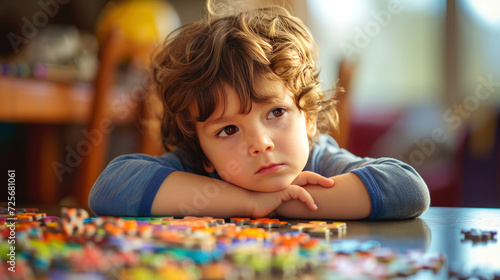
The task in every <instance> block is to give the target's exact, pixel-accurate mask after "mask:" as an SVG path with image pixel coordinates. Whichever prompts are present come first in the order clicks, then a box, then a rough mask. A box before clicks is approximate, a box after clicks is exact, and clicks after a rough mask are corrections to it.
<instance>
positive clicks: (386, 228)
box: [343, 207, 500, 279]
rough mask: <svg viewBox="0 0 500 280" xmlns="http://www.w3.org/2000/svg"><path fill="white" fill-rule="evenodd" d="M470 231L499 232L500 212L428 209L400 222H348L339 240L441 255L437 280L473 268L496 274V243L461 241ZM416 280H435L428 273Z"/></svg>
mask: <svg viewBox="0 0 500 280" xmlns="http://www.w3.org/2000/svg"><path fill="white" fill-rule="evenodd" d="M471 228H476V229H481V230H496V231H497V232H499V233H500V209H491V208H490V209H488V208H462V207H431V208H430V209H429V210H428V211H427V212H425V213H424V214H423V215H422V216H421V217H419V218H417V219H411V220H403V221H370V222H367V221H349V222H347V234H346V236H345V237H343V239H358V240H376V241H379V242H380V243H381V245H382V246H386V247H391V248H397V249H399V250H400V251H401V252H402V251H405V250H407V249H421V250H423V251H425V252H428V253H431V254H437V253H441V252H442V253H445V254H446V256H447V263H446V265H445V267H444V269H442V270H441V272H440V273H439V274H438V276H437V279H448V277H447V273H448V269H450V268H454V269H455V268H460V269H463V270H465V271H467V272H471V271H473V270H474V269H480V270H482V271H485V270H491V271H496V272H497V273H500V242H499V241H498V236H497V240H496V241H495V240H493V241H489V242H485V243H473V242H472V241H468V240H465V241H463V234H461V230H470V229H471ZM420 276H421V278H419V279H435V278H434V276H432V278H427V277H430V276H431V275H429V274H425V273H424V274H422V275H420Z"/></svg>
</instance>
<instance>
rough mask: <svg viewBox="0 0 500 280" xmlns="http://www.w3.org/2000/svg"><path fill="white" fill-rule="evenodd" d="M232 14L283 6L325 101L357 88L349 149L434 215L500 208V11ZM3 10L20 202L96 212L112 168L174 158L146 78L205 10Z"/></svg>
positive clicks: (171, 4) (482, 7)
mask: <svg viewBox="0 0 500 280" xmlns="http://www.w3.org/2000/svg"><path fill="white" fill-rule="evenodd" d="M226 2H229V3H231V4H232V5H233V6H234V7H235V8H237V9H238V8H248V7H255V6H260V5H263V4H277V5H283V6H285V7H287V8H289V9H290V11H291V12H292V14H294V15H295V16H298V17H300V18H301V19H302V20H303V21H304V22H305V23H306V25H307V26H308V27H309V28H310V29H311V31H312V33H313V36H314V37H315V39H316V41H317V43H318V45H319V54H320V56H319V64H320V66H321V69H322V70H321V75H320V79H321V81H322V83H323V84H322V87H323V89H324V90H329V89H332V88H334V87H335V86H337V85H341V86H343V87H344V88H345V89H346V92H345V93H344V94H342V95H341V96H339V100H340V105H339V106H340V110H341V116H342V119H341V129H340V131H339V132H335V133H332V134H334V135H335V137H336V138H337V139H338V141H339V143H340V145H341V146H342V147H344V148H346V149H348V150H350V151H351V152H353V153H354V154H356V155H359V156H370V157H381V156H389V157H395V158H398V159H400V160H403V161H405V162H407V163H409V164H410V165H412V166H413V167H414V168H416V169H417V170H418V171H419V172H420V173H421V175H422V176H423V177H424V179H425V181H426V182H427V184H428V186H429V189H430V191H431V197H432V205H434V206H477V207H500V172H499V171H500V148H499V146H500V52H499V51H498V46H500V2H498V1H496V0H475V1H474V0H461V1H460V0H419V1H403V0H401V1H396V0H392V1H389V0H351V1H341V0H290V1H285V0H260V1H257V0H255V1H253V0H247V1H238V2H233V1H226ZM1 6H2V8H1V9H0V38H1V39H0V63H1V68H0V152H1V162H0V166H1V168H0V170H3V171H2V172H4V176H6V174H5V173H7V172H5V171H7V170H15V174H16V194H15V199H16V202H17V203H19V204H64V205H83V206H84V205H86V195H87V193H88V190H89V189H90V187H91V185H92V182H93V181H94V180H95V178H96V176H97V175H98V174H99V173H100V172H101V171H102V169H103V168H104V166H105V165H106V164H107V163H108V162H109V161H110V160H111V159H113V158H114V157H116V156H118V155H121V154H126V153H134V152H144V153H150V154H157V153H160V152H161V147H160V145H158V143H157V142H156V141H155V137H154V133H152V132H150V131H152V130H153V131H154V128H155V123H154V122H152V121H148V120H149V119H150V117H151V116H150V112H148V111H147V110H144V106H145V103H146V99H145V97H144V96H145V95H144V94H145V93H146V92H147V88H148V83H147V80H146V79H145V77H146V73H145V70H144V66H145V65H146V64H147V61H148V54H149V52H150V50H151V48H152V47H154V46H155V45H156V44H157V43H158V42H159V41H161V40H163V38H164V37H165V36H166V34H168V33H169V32H170V31H172V30H173V29H175V28H177V27H179V26H180V25H183V24H187V23H190V22H192V21H195V20H197V19H199V18H201V17H203V15H204V14H205V1H204V0H169V1H162V0H157V1H156V0H128V1H118V0H117V1H107V0H95V1H83V0H25V1H4V2H3V3H2V4H1ZM5 181H7V176H6V177H5ZM5 185H7V184H5ZM4 190H5V191H1V192H0V201H7V195H8V194H7V187H6V188H5V189H4Z"/></svg>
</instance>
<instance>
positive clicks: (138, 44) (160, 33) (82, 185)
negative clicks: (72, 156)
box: [73, 0, 180, 206]
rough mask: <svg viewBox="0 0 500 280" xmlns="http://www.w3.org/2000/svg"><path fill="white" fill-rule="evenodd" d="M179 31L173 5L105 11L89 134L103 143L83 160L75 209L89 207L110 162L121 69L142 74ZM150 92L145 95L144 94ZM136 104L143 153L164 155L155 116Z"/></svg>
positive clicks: (145, 3)
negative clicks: (113, 99)
mask: <svg viewBox="0 0 500 280" xmlns="http://www.w3.org/2000/svg"><path fill="white" fill-rule="evenodd" d="M178 26H180V20H179V17H178V15H177V13H176V12H175V10H174V9H173V8H172V6H171V5H170V4H168V2H166V1H161V0H129V1H122V2H116V3H115V2H110V3H108V5H107V6H106V7H105V8H104V10H103V11H102V13H101V15H100V18H99V20H98V23H97V32H96V33H97V37H98V40H99V45H100V52H99V62H100V64H99V68H98V72H97V75H96V78H95V84H94V87H95V95H94V100H93V104H92V114H91V117H90V120H89V121H88V123H87V125H86V131H87V132H89V134H91V135H92V133H97V134H98V135H97V136H96V139H98V141H94V142H93V143H92V148H91V150H90V151H89V153H88V155H86V156H84V157H82V162H81V164H80V166H79V167H78V170H77V180H76V185H75V189H74V192H73V196H74V197H73V200H74V202H75V203H76V205H79V206H87V205H88V194H89V192H90V190H91V188H92V186H93V184H94V182H95V181H96V179H97V178H98V177H99V175H100V173H101V172H102V171H103V170H104V168H105V166H106V164H107V162H108V158H107V156H108V150H109V149H108V148H109V140H110V136H111V135H110V133H111V131H109V130H110V128H111V127H112V126H113V125H114V124H112V123H111V119H110V118H109V112H110V110H111V109H110V96H111V93H113V90H114V87H115V80H116V74H117V69H118V67H119V65H120V64H121V63H123V61H125V60H130V61H131V63H135V64H137V65H139V66H138V68H139V69H141V68H144V66H145V65H146V63H147V60H148V57H149V55H150V52H151V50H152V48H153V47H154V46H155V45H157V44H158V43H159V42H160V41H162V40H163V39H164V38H165V37H166V35H167V34H168V33H169V32H171V31H172V30H174V29H175V28H177V27H178ZM144 74H145V73H144ZM142 86H144V85H142ZM147 90H148V89H147V88H145V89H143V91H144V92H147ZM130 91H132V89H131V90H130ZM132 100H134V101H136V102H137V104H133V105H130V108H138V110H136V112H135V113H140V115H138V118H139V119H141V122H140V123H139V126H140V127H139V128H138V135H139V138H140V139H139V142H140V147H141V148H140V150H139V151H138V152H143V153H148V154H159V153H161V152H162V151H163V149H162V147H161V144H160V143H159V142H158V141H157V138H156V137H154V135H153V133H152V132H151V131H150V129H149V128H150V127H151V124H152V120H151V118H152V116H151V114H150V113H149V112H148V110H147V109H146V108H145V107H146V98H145V97H144V96H140V98H137V96H134V98H132ZM153 124H154V123H153ZM94 140H95V139H94Z"/></svg>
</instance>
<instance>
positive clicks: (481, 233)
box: [460, 228, 497, 243]
mask: <svg viewBox="0 0 500 280" xmlns="http://www.w3.org/2000/svg"><path fill="white" fill-rule="evenodd" d="M460 232H461V233H463V235H464V238H463V239H462V241H467V240H471V241H472V242H473V243H478V242H488V241H491V240H493V241H496V236H497V231H496V230H492V231H487V230H480V229H475V228H473V229H470V230H461V231H460Z"/></svg>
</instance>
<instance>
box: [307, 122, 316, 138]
mask: <svg viewBox="0 0 500 280" xmlns="http://www.w3.org/2000/svg"><path fill="white" fill-rule="evenodd" d="M316 130H317V127H316V119H312V120H311V119H306V131H307V137H309V138H312V137H313V136H314V135H316Z"/></svg>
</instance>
